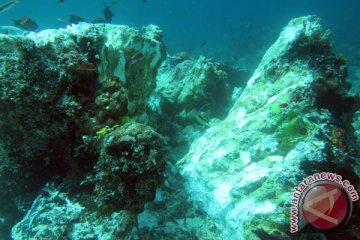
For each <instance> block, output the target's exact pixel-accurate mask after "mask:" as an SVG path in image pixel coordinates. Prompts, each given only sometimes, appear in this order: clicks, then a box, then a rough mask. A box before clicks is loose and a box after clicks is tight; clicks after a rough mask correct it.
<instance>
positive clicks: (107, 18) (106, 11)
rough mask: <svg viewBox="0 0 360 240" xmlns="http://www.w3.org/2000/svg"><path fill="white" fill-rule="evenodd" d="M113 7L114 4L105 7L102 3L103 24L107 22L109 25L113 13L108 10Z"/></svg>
mask: <svg viewBox="0 0 360 240" xmlns="http://www.w3.org/2000/svg"><path fill="white" fill-rule="evenodd" d="M113 5H114V4H111V5H110V6H108V5H106V4H105V3H104V10H103V13H104V19H105V22H107V23H111V21H112V17H113V16H114V13H113V12H112V11H111V10H110V8H111V7H112V6H113Z"/></svg>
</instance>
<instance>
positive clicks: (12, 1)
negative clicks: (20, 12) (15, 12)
mask: <svg viewBox="0 0 360 240" xmlns="http://www.w3.org/2000/svg"><path fill="white" fill-rule="evenodd" d="M16 3H18V0H10V1H7V2H6V3H3V4H1V5H0V12H5V11H7V10H9V9H10V8H12V7H13V6H14V5H15V4H16Z"/></svg>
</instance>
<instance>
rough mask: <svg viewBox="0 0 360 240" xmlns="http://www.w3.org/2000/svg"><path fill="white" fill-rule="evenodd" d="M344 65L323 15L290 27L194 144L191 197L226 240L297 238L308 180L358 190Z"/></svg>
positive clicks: (189, 160) (186, 172) (187, 169)
mask: <svg viewBox="0 0 360 240" xmlns="http://www.w3.org/2000/svg"><path fill="white" fill-rule="evenodd" d="M344 64H345V61H344V59H342V58H341V57H338V56H336V55H334V54H333V52H332V48H331V42H330V39H329V32H328V31H325V30H323V29H322V28H321V27H320V25H319V19H318V18H317V17H314V16H309V17H302V18H297V19H294V20H292V21H290V22H289V24H288V25H287V26H286V27H285V29H284V30H283V31H282V32H281V34H280V36H279V38H278V40H277V41H276V42H275V43H274V44H273V45H272V46H271V47H270V48H269V50H268V51H267V52H266V54H265V55H264V57H263V59H262V61H261V63H260V64H259V66H258V68H257V69H256V70H255V72H254V74H253V76H252V77H251V78H250V80H249V81H248V84H247V86H246V88H245V89H244V91H243V93H242V94H241V96H240V98H239V99H238V100H237V102H236V103H235V105H234V106H233V107H232V109H231V111H230V113H229V115H228V117H227V118H226V119H225V120H224V121H222V122H221V123H219V124H218V125H216V126H214V127H212V128H210V129H208V130H207V131H206V133H205V134H204V135H203V136H201V137H200V138H198V139H197V140H195V141H194V142H193V143H192V145H191V148H190V151H189V152H188V154H187V155H186V156H185V157H184V158H183V159H182V160H181V161H180V162H179V164H180V165H182V175H183V176H184V178H185V179H186V182H187V184H186V185H187V186H186V188H187V191H188V192H189V194H190V196H191V199H192V200H193V201H194V202H195V203H196V204H198V205H199V206H201V208H202V209H203V210H204V211H206V213H207V214H208V215H209V216H210V217H211V218H212V219H214V220H215V222H216V225H217V226H218V227H219V229H220V230H221V231H222V234H223V236H224V238H226V239H258V238H261V239H287V238H289V227H288V226H289V223H290V220H289V213H290V201H291V197H292V193H293V188H294V187H295V186H297V185H298V183H299V182H301V181H302V180H303V179H304V178H305V177H306V176H307V175H309V174H312V173H315V172H319V171H330V172H336V173H338V174H343V176H344V177H346V178H348V179H349V180H350V181H352V183H353V184H354V185H355V186H357V185H356V184H358V183H359V178H358V176H357V175H356V174H355V173H354V170H353V166H354V156H358V155H356V154H357V149H356V145H355V144H354V141H353V139H354V138H353V136H354V134H353V129H352V128H351V127H350V123H351V119H352V115H353V112H354V104H355V98H354V97H352V96H349V95H348V94H347V90H348V88H349V86H348V84H347V83H346V81H345V79H346V76H347V71H346V70H347V69H346V67H345V65H344ZM357 211H358V208H356V209H355V212H356V213H355V214H358V212H357Z"/></svg>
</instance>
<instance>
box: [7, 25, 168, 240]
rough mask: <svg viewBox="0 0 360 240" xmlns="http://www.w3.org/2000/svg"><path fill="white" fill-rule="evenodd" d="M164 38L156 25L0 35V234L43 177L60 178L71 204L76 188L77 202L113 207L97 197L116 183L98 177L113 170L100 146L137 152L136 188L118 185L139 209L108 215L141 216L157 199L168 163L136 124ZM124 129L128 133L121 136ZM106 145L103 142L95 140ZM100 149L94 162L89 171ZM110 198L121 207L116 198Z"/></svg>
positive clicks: (154, 138) (154, 139)
mask: <svg viewBox="0 0 360 240" xmlns="http://www.w3.org/2000/svg"><path fill="white" fill-rule="evenodd" d="M161 34H162V33H161V31H160V30H159V29H158V28H157V27H155V26H148V27H144V28H143V29H141V30H137V29H133V28H129V27H127V26H115V25H106V24H99V25H92V24H79V25H74V26H69V27H68V28H67V29H59V30H45V31H42V32H39V33H28V34H24V35H16V36H14V35H0V46H1V49H0V52H1V56H0V110H1V111H0V154H1V155H0V159H1V161H0V184H1V185H2V187H1V188H0V205H1V206H2V207H1V209H0V218H1V219H2V221H1V232H2V233H6V232H9V228H10V227H11V226H12V225H13V224H14V223H16V222H17V221H19V220H20V217H21V216H22V215H24V214H25V212H26V211H27V210H28V209H29V207H30V204H31V202H32V201H33V200H34V199H35V197H36V195H37V193H38V192H39V191H40V189H41V188H43V187H44V186H45V184H46V183H47V182H49V181H55V182H59V181H60V182H63V184H60V185H62V187H61V189H62V191H65V192H68V193H69V194H68V196H67V197H68V198H71V197H74V196H78V195H79V194H80V192H81V195H82V201H81V203H80V204H85V205H94V206H93V207H95V208H100V205H101V211H103V209H108V208H110V206H107V203H108V202H107V201H105V200H106V199H104V198H103V197H104V196H109V195H111V193H110V191H112V190H113V188H114V187H115V186H113V185H111V184H110V183H109V182H106V181H102V180H101V176H104V175H106V176H109V175H110V174H111V172H112V171H114V169H112V168H111V167H106V166H105V165H106V159H107V157H106V154H107V151H108V149H107V147H108V145H107V143H109V144H110V145H111V147H112V148H113V149H116V148H123V147H124V144H125V145H126V147H127V148H128V149H127V151H128V152H129V154H130V153H131V152H133V151H136V152H137V153H138V154H141V157H138V159H137V161H138V164H139V165H140V166H142V167H140V169H133V168H129V169H128V172H126V173H124V175H126V174H129V175H131V176H137V178H138V179H137V181H136V183H135V182H134V183H133V184H134V185H136V186H138V187H137V190H136V191H134V190H133V189H132V187H133V185H132V184H130V183H129V179H128V178H127V177H126V176H123V178H122V180H123V179H127V180H128V182H127V184H125V185H122V189H123V192H124V194H129V193H136V194H134V195H133V197H136V198H137V200H138V201H137V202H136V207H134V208H132V207H131V206H123V205H121V204H118V205H116V206H111V209H112V210H113V211H116V210H121V209H137V210H136V211H139V210H140V209H141V208H142V207H143V204H144V202H145V201H149V200H151V198H153V197H154V195H155V188H156V186H157V185H158V184H159V183H160V182H161V181H160V180H161V172H162V170H163V169H164V165H165V162H164V161H163V159H162V156H161V152H162V150H161V148H162V145H163V142H162V141H161V140H160V139H161V137H160V136H159V135H157V134H156V133H155V132H154V130H153V129H151V128H150V127H147V126H145V125H138V124H136V123H135V122H134V121H136V120H137V119H140V118H142V119H144V117H143V116H142V115H144V113H145V108H146V105H147V101H148V98H149V96H150V94H151V93H152V91H153V90H154V88H155V76H156V72H157V68H158V66H159V65H160V63H161V61H162V60H163V58H164V57H165V55H164V54H165V48H164V44H163V43H162V40H161ZM141 116H142V117H141ZM124 124H127V129H134V131H133V132H131V131H130V130H129V131H122V130H121V129H122V128H121V127H122V126H123V125H124ZM108 134H109V137H107V135H108ZM139 136H140V137H139ZM109 138H111V139H112V140H109ZM117 138H119V139H117ZM123 139H127V140H128V142H126V141H122V140H123ZM133 139H135V140H133ZM103 140H105V141H107V143H104V144H102V142H103ZM129 144H130V145H129ZM102 148H105V149H103V150H102ZM100 152H101V161H100V162H99V163H98V164H97V166H98V167H97V168H96V170H95V169H94V166H95V165H96V162H97V160H98V158H99V155H100ZM110 154H115V155H116V154H117V153H110ZM120 154H121V153H120ZM120 159H121V161H122V162H121V164H123V165H129V166H131V165H135V164H133V163H126V161H131V159H130V158H127V159H126V158H120ZM142 162H143V163H142ZM104 169H105V170H104ZM132 171H136V172H132ZM59 177H60V178H59ZM152 178H153V179H152ZM112 183H113V184H114V185H115V184H119V182H116V181H113V182H112ZM101 184H107V186H106V187H105V186H102V185H101ZM95 185H96V189H98V190H99V191H95ZM100 190H101V191H100ZM55 191H60V188H59V189H57V190H55ZM85 195H86V196H87V197H84V196H85ZM45 198H46V196H45ZM42 199H44V197H42ZM48 200H49V199H48ZM111 200H114V199H111ZM99 201H102V203H99ZM116 201H120V202H122V201H124V202H126V201H125V199H123V198H121V197H119V198H116ZM43 202H44V201H43ZM35 203H39V201H38V202H35ZM114 204H115V203H114ZM55 205H56V204H54V206H55ZM39 206H40V207H41V206H44V205H41V204H40V205H39V204H35V205H34V206H33V207H32V210H31V212H30V213H29V214H28V216H32V214H33V213H34V212H37V211H39V210H41V209H39ZM45 206H46V205H45ZM79 209H81V208H79ZM80 212H81V211H80ZM80 212H79V213H80ZM64 213H65V214H66V211H65V212H61V211H59V214H64ZM49 214H50V213H49ZM74 214H76V212H74ZM31 219H33V217H31ZM31 219H29V218H27V220H29V221H30V220H31ZM27 220H26V219H25V220H23V224H25V225H26V221H27ZM31 221H32V220H31ZM31 224H33V226H35V225H36V224H40V225H42V223H41V222H38V223H36V222H33V221H32V222H31ZM48 227H49V228H51V224H49V226H48ZM65 228H66V229H68V226H67V227H65ZM19 229H21V230H22V231H30V230H29V229H28V228H17V229H16V230H14V233H16V236H20V235H22V236H25V235H26V232H22V233H21V234H19V231H18V230H19ZM28 234H29V235H28V236H33V235H34V234H33V233H31V232H28ZM0 238H8V237H6V236H5V235H4V236H1V237H0ZM47 239H50V238H47Z"/></svg>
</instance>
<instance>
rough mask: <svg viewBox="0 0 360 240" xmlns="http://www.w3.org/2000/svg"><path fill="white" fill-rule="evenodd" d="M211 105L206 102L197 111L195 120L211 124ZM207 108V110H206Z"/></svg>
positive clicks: (201, 123) (205, 124) (207, 124)
mask: <svg viewBox="0 0 360 240" xmlns="http://www.w3.org/2000/svg"><path fill="white" fill-rule="evenodd" d="M210 106H211V104H210V103H208V104H205V105H204V106H202V107H201V108H200V110H199V111H198V112H197V113H196V116H195V120H196V121H197V122H198V123H199V124H200V125H204V126H209V122H210V110H209V107H210ZM205 109H207V111H205Z"/></svg>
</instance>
